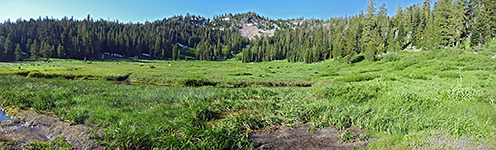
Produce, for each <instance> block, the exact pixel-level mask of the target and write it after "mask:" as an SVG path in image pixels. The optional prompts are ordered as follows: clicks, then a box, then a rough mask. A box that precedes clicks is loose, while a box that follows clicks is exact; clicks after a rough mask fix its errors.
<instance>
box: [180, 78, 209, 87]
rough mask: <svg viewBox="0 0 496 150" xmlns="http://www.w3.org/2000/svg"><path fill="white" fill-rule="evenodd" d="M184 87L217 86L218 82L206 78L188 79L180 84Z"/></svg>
mask: <svg viewBox="0 0 496 150" xmlns="http://www.w3.org/2000/svg"><path fill="white" fill-rule="evenodd" d="M179 83H180V84H182V85H185V86H194V87H199V86H215V85H217V82H213V81H210V80H208V79H205V78H196V79H194V78H187V79H183V80H181V81H180V82H179Z"/></svg>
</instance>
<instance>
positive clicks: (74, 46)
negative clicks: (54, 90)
mask: <svg viewBox="0 0 496 150" xmlns="http://www.w3.org/2000/svg"><path fill="white" fill-rule="evenodd" d="M495 13H496V4H495V3H494V2H492V1H491V0H438V1H435V2H432V1H431V0H425V1H424V2H423V3H421V4H420V3H419V4H415V5H413V6H409V7H406V8H403V7H401V5H399V6H398V11H397V12H396V13H395V15H392V16H391V15H388V14H387V10H386V7H385V4H382V5H380V6H379V7H378V4H376V2H375V0H370V1H369V6H368V7H367V8H366V10H365V11H364V12H362V13H359V14H357V15H354V16H346V17H336V18H330V19H328V20H319V19H301V18H300V19H289V20H281V19H279V20H271V19H269V18H265V17H262V16H259V15H258V14H256V13H253V12H248V13H244V14H235V15H232V14H225V15H220V16H215V17H214V18H213V20H210V19H206V18H204V17H200V16H194V15H193V16H191V15H189V14H187V15H186V16H182V15H180V16H174V17H171V18H166V19H163V20H157V21H154V22H145V23H120V22H118V21H108V20H103V19H100V20H97V21H95V20H93V19H92V18H91V17H90V16H89V15H88V17H87V18H86V19H84V20H74V19H72V18H71V19H68V18H63V19H61V20H57V19H49V18H48V17H47V18H38V19H37V20H34V19H31V20H29V21H25V20H18V21H16V22H5V23H3V24H0V54H1V56H0V59H1V60H21V59H22V58H26V57H30V58H32V59H37V58H39V57H43V58H52V57H54V58H75V59H84V58H91V59H101V58H102V56H103V55H104V54H117V56H123V57H134V56H142V55H149V58H151V59H173V60H177V59H181V58H183V57H181V55H191V57H194V58H196V59H197V60H226V59H229V58H232V57H234V56H235V55H238V56H239V57H238V58H239V59H241V60H242V61H243V62H258V61H271V60H283V59H287V60H288V61H290V62H306V63H312V62H318V61H322V60H326V59H346V60H348V61H349V62H352V61H353V60H352V59H353V57H355V56H357V55H358V56H359V57H363V58H365V59H366V60H368V61H374V60H377V59H380V55H382V54H384V53H388V52H397V51H400V50H405V49H409V50H435V49H439V48H445V47H457V48H464V49H466V50H470V49H473V48H480V47H483V46H484V45H486V44H487V43H488V42H489V41H490V40H492V39H493V37H494V36H495V32H494V31H495V30H496V17H495V16H496V14H495ZM247 22H250V23H252V22H255V23H256V24H257V25H258V28H259V29H274V28H276V27H277V31H276V32H275V33H274V35H273V36H263V37H260V38H256V39H253V40H248V39H247V38H246V37H242V36H241V34H240V29H241V26H243V23H247ZM174 47H175V48H174ZM179 47H189V48H192V49H194V52H184V51H181V50H180V48H179Z"/></svg>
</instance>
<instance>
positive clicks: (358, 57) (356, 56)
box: [350, 54, 365, 63]
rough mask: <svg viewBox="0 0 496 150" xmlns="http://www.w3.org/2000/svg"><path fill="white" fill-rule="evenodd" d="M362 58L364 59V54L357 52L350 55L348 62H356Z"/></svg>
mask: <svg viewBox="0 0 496 150" xmlns="http://www.w3.org/2000/svg"><path fill="white" fill-rule="evenodd" d="M363 60H365V55H363V54H358V55H355V56H353V57H351V60H350V62H351V63H357V62H361V61H363Z"/></svg>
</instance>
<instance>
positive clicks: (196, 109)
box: [0, 49, 496, 149]
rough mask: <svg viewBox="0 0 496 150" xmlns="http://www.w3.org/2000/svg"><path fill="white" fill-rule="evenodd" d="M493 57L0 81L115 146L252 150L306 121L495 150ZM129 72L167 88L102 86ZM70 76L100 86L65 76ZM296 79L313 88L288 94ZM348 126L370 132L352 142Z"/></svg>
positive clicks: (84, 69) (69, 66)
mask: <svg viewBox="0 0 496 150" xmlns="http://www.w3.org/2000/svg"><path fill="white" fill-rule="evenodd" d="M494 54H495V53H494V52H492V51H480V52H479V53H478V54H473V53H465V52H463V51H461V50H457V49H445V50H437V51H422V52H406V51H402V52H399V53H390V54H386V55H384V56H383V57H382V58H383V59H382V60H380V61H376V62H368V61H361V62H356V63H352V64H349V63H348V62H346V61H336V60H327V61H324V62H320V63H314V64H303V63H288V62H285V61H276V62H260V63H253V64H247V63H242V62H240V61H234V60H229V61H224V62H210V61H209V62H204V61H201V62H200V61H158V60H140V61H126V60H116V61H92V62H91V63H85V62H84V61H77V60H59V59H52V60H50V62H43V61H38V62H19V63H1V64H0V73H1V74H7V75H2V76H0V91H1V92H0V106H3V107H5V106H13V107H19V108H23V109H27V108H32V109H35V110H37V111H41V112H44V111H47V112H53V113H54V114H55V115H57V116H58V117H60V118H63V119H65V120H68V121H70V122H71V123H73V124H80V123H81V124H87V125H91V126H97V127H100V128H101V129H102V131H103V134H101V135H98V138H99V141H102V143H103V144H106V145H107V146H109V147H111V148H113V149H116V148H122V149H141V148H145V149H151V148H164V149H225V148H232V149H250V148H253V145H252V143H251V142H250V140H249V139H248V134H249V133H251V132H256V131H257V130H263V129H268V128H271V127H276V126H280V125H282V126H294V125H297V124H311V125H313V128H318V127H336V128H337V129H339V130H342V131H344V132H343V133H342V135H341V137H340V138H341V140H342V141H350V140H355V139H357V140H363V139H368V138H376V139H378V140H377V141H373V142H372V143H370V144H369V145H368V146H369V147H368V148H371V149H391V148H392V149H412V148H431V149H432V148H434V149H435V148H446V147H450V148H455V149H456V148H457V147H459V146H466V145H463V143H469V145H468V146H474V147H479V148H483V149H484V148H486V149H493V148H496V147H495V146H496V143H495V142H494V141H495V139H494V137H496V131H495V130H494V129H495V128H496V118H495V117H494V114H495V113H496V108H495V102H494V101H495V100H496V94H495V93H494V88H495V87H496V82H495V80H496V74H494V70H495V69H494V68H496V60H495V59H493V58H491V57H492V56H494ZM149 66H155V68H151V67H149ZM19 68H21V69H19ZM34 70H38V71H34ZM26 72H29V73H26ZM127 73H131V74H130V75H129V78H130V80H131V81H132V82H136V83H148V84H159V85H170V86H153V85H147V84H130V85H127V84H115V83H116V82H109V81H104V80H105V78H106V77H107V76H117V75H122V74H126V75H127ZM15 74H20V75H24V76H27V77H24V76H20V75H15ZM30 74H31V75H30ZM37 74H43V75H40V76H38V75H37ZM48 74H49V75H54V76H56V77H54V78H55V79H54V78H52V79H47V76H46V75H48ZM321 74H324V75H321ZM65 75H75V76H76V75H86V76H90V75H91V76H92V77H97V78H99V79H97V80H78V79H81V78H73V79H76V80H66V79H58V78H63V77H64V76H65ZM239 82H242V83H244V84H249V85H246V86H238V85H237V84H235V83H239ZM298 82H302V83H309V84H311V85H312V87H281V86H284V85H287V84H289V83H294V84H300V83H298ZM240 84H241V83H240ZM278 84H279V85H278ZM271 85H272V86H271ZM188 86H192V87H188ZM200 86H201V87H200ZM216 87H231V88H216ZM234 87H245V88H234ZM349 128H358V129H362V130H365V131H367V132H368V133H367V134H366V135H359V136H353V135H352V134H350V133H349V131H348V129H349ZM366 136H370V137H366ZM464 141H466V142H464ZM439 144H441V145H439ZM443 144H445V145H443Z"/></svg>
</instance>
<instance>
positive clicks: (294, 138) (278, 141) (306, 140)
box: [249, 125, 370, 150]
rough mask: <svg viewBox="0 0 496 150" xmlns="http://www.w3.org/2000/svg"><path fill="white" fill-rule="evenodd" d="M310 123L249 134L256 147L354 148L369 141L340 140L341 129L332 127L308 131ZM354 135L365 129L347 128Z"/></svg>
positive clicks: (363, 132) (332, 149)
mask: <svg viewBox="0 0 496 150" xmlns="http://www.w3.org/2000/svg"><path fill="white" fill-rule="evenodd" d="M309 129H310V125H300V126H297V127H296V128H288V127H283V128H279V129H277V130H275V131H272V132H258V133H252V134H250V136H249V138H250V139H251V140H252V141H253V142H254V144H255V148H256V149H277V150H279V149H281V150H282V149H326V150H340V149H356V148H362V147H365V146H366V145H367V143H368V142H369V141H370V139H368V138H364V139H362V140H358V139H351V140H348V141H346V142H343V141H342V135H343V132H342V131H337V130H336V129H334V128H320V129H315V130H312V131H309ZM347 132H349V134H350V135H351V136H354V137H358V136H359V135H364V134H365V131H363V130H358V129H355V128H351V129H348V131H347Z"/></svg>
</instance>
